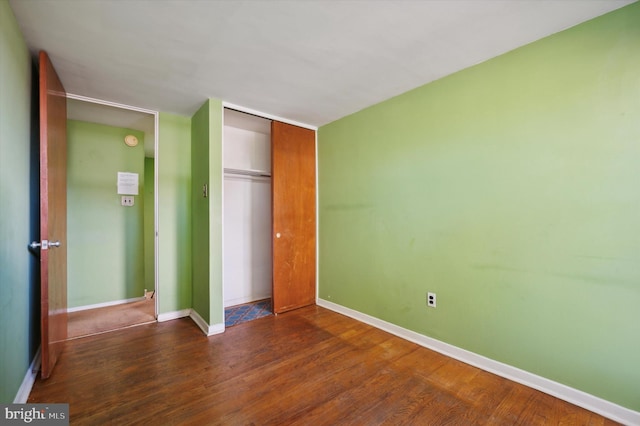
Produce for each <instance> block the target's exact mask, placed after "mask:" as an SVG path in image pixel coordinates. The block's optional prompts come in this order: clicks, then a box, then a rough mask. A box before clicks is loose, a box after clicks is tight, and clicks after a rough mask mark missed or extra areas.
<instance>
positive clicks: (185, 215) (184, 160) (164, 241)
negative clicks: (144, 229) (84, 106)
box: [156, 113, 192, 314]
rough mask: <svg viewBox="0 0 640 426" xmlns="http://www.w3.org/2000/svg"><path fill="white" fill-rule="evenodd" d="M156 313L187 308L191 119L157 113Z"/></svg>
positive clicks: (189, 296)
mask: <svg viewBox="0 0 640 426" xmlns="http://www.w3.org/2000/svg"><path fill="white" fill-rule="evenodd" d="M158 136H159V139H158V145H159V146H158V152H157V153H156V161H157V166H158V193H157V194H156V196H157V197H158V222H159V224H158V249H159V255H158V256H159V259H158V298H159V299H158V300H159V303H160V306H159V309H158V310H159V314H163V313H169V312H175V311H179V310H182V309H189V308H191V298H192V292H191V119H190V118H189V117H182V116H178V115H172V114H167V113H160V115H159V133H158Z"/></svg>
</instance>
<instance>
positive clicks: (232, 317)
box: [224, 299, 273, 327]
mask: <svg viewBox="0 0 640 426" xmlns="http://www.w3.org/2000/svg"><path fill="white" fill-rule="evenodd" d="M268 315H273V313H272V312H271V299H264V300H258V301H255V302H251V303H245V304H243V305H236V306H229V307H228V308H225V309H224V325H225V327H231V326H233V325H238V324H241V323H243V322H247V321H251V320H254V319H258V318H262V317H266V316H268Z"/></svg>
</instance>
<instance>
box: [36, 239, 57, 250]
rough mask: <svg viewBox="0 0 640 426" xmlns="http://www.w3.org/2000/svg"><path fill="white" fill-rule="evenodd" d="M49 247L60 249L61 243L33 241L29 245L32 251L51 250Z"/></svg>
mask: <svg viewBox="0 0 640 426" xmlns="http://www.w3.org/2000/svg"><path fill="white" fill-rule="evenodd" d="M49 247H60V241H48V240H42V242H41V243H40V242H38V241H31V243H30V244H29V248H30V249H31V250H35V249H37V248H42V250H49Z"/></svg>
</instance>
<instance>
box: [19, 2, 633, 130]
mask: <svg viewBox="0 0 640 426" xmlns="http://www.w3.org/2000/svg"><path fill="white" fill-rule="evenodd" d="M629 3H633V1H632V0H423V1H420V0H343V1H335V0H298V1H294V0H263V1H257V0H249V1H246V0H218V1H214V0H160V1H158V0H128V1H118V0H83V1H79V0H38V1H35V0H32V1H28V0H10V4H11V7H12V9H13V10H14V12H15V15H16V17H17V20H18V22H19V24H20V26H21V29H22V31H23V33H24V35H25V38H26V40H27V44H28V45H29V48H30V49H31V50H32V51H33V52H36V51H37V50H39V49H44V50H46V51H47V52H48V53H49V55H50V57H51V59H52V62H53V64H54V66H55V67H56V69H57V71H58V74H59V75H60V78H61V80H62V82H63V84H64V85H65V87H66V89H67V91H68V92H69V93H73V94H77V95H82V96H87V97H91V98H97V99H103V100H108V101H113V102H118V103H122V104H127V105H134V106H137V107H141V108H147V109H151V110H158V111H163V112H171V113H177V114H181V115H187V116H191V115H192V114H193V113H194V112H195V111H196V110H197V108H198V107H199V106H200V105H201V104H202V103H203V102H204V101H205V100H206V99H207V98H209V97H213V98H218V99H222V100H224V101H227V102H230V103H233V104H235V105H242V106H244V107H246V108H250V109H253V110H258V111H262V112H264V113H266V114H271V115H275V116H279V117H283V118H287V119H289V120H295V121H298V122H301V123H306V124H308V125H315V126H319V125H322V124H326V123H328V122H331V121H333V120H336V119H338V118H341V117H343V116H346V115H349V114H351V113H354V112H356V111H359V110H361V109H363V108H366V107H367V106H370V105H372V104H375V103H378V102H380V101H383V100H385V99H388V98H390V97H392V96H395V95H398V94H400V93H403V92H405V91H407V90H410V89H412V88H415V87H418V86H421V85H423V84H425V83H428V82H430V81H433V80H436V79H438V78H441V77H443V76H446V75H448V74H451V73H453V72H456V71H459V70H461V69H463V68H466V67H469V66H471V65H474V64H477V63H480V62H482V61H485V60H487V59H489V58H492V57H495V56H497V55H500V54H502V53H505V52H507V51H509V50H512V49H514V48H517V47H519V46H522V45H524V44H527V43H530V42H532V41H534V40H537V39H540V38H542V37H545V36H547V35H550V34H553V33H555V32H558V31H561V30H563V29H566V28H569V27H571V26H574V25H576V24H578V23H581V22H583V21H586V20H588V19H591V18H594V17H596V16H599V15H601V14H604V13H606V12H608V11H611V10H614V9H617V8H619V7H622V6H624V5H626V4H629Z"/></svg>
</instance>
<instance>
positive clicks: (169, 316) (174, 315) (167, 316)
mask: <svg viewBox="0 0 640 426" xmlns="http://www.w3.org/2000/svg"><path fill="white" fill-rule="evenodd" d="M190 314H191V309H182V310H180V311H173V312H165V313H164V314H158V322H165V321H171V320H174V319H178V318H184V317H188V316H189V315H190Z"/></svg>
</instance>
